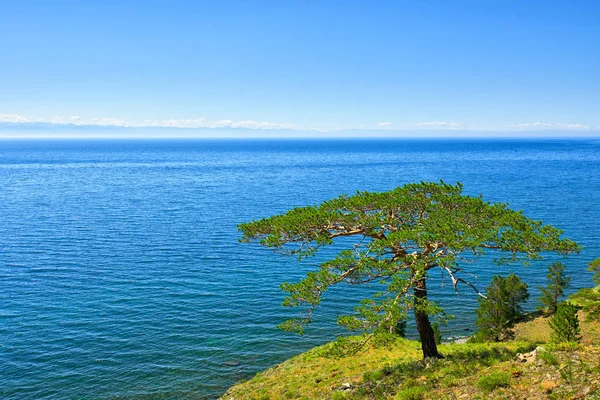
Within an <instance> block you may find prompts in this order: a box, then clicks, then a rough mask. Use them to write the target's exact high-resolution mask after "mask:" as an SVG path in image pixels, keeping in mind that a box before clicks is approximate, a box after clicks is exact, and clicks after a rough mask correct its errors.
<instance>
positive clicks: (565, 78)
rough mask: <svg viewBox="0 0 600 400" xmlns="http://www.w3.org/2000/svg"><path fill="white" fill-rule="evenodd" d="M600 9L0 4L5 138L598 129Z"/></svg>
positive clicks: (595, 4)
mask: <svg viewBox="0 0 600 400" xmlns="http://www.w3.org/2000/svg"><path fill="white" fill-rule="evenodd" d="M598 21H600V1H577V0H571V1H551V0H546V1H534V0H532V1H514V2H513V1H508V0H503V1H481V0H479V1H410V2H409V1H406V2H405V1H393V2H384V1H380V2H375V1H365V2H353V1H339V2H329V1H302V2H299V1H298V2H297V1H239V2H238V1H226V0H223V1H211V2H203V1H177V0H171V1H152V0H144V1H133V0H120V1H111V0H106V1H102V2H99V1H98V2H91V1H88V2H86V1H52V0H46V1H27V0H20V1H8V0H0V124H2V123H4V124H2V126H3V127H4V129H6V126H10V127H12V128H18V127H20V126H24V125H27V124H31V123H34V122H37V123H50V124H58V125H64V124H74V125H100V126H107V125H108V126H117V127H138V128H139V127H141V128H144V127H155V126H157V127H166V128H216V127H220V128H231V129H235V128H249V129H274V130H282V129H285V130H292V131H320V132H331V131H341V130H366V131H379V130H382V131H383V130H389V131H394V132H396V131H398V132H403V131H421V130H448V131H473V132H474V131H478V132H479V131H483V132H485V131H502V132H503V131H508V132H516V131H539V130H548V131H561V132H562V131H566V132H571V131H572V132H595V131H600V23H599V22H598Z"/></svg>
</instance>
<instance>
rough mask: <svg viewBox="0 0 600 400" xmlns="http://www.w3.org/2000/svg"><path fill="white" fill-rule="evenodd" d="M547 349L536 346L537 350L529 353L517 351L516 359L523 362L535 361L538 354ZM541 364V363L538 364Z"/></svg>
mask: <svg viewBox="0 0 600 400" xmlns="http://www.w3.org/2000/svg"><path fill="white" fill-rule="evenodd" d="M544 350H545V349H544V348H543V347H541V346H538V347H536V348H535V350H533V351H530V352H529V353H517V356H516V357H515V360H516V361H518V362H522V363H534V362H537V361H538V356H539V355H540V353H541V352H542V351H544ZM538 365H539V364H538Z"/></svg>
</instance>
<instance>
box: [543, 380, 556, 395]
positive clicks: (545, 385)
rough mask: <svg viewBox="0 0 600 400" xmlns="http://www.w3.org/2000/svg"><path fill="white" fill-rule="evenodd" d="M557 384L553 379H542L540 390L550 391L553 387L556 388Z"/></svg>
mask: <svg viewBox="0 0 600 400" xmlns="http://www.w3.org/2000/svg"><path fill="white" fill-rule="evenodd" d="M557 387H558V385H557V384H556V383H554V382H553V381H543V382H542V390H543V391H544V392H546V393H552V391H553V390H554V389H556V388H557Z"/></svg>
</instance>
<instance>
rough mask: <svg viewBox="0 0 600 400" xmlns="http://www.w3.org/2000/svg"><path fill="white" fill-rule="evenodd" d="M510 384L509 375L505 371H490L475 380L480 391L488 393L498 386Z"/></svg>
mask: <svg viewBox="0 0 600 400" xmlns="http://www.w3.org/2000/svg"><path fill="white" fill-rule="evenodd" d="M509 386H510V375H509V374H508V373H506V372H498V371H496V372H492V373H491V374H489V375H484V376H482V377H481V378H479V380H478V381H477V387H478V388H479V389H481V390H482V391H484V392H486V393H489V392H491V391H493V390H495V389H497V388H499V387H509Z"/></svg>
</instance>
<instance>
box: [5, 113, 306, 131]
mask: <svg viewBox="0 0 600 400" xmlns="http://www.w3.org/2000/svg"><path fill="white" fill-rule="evenodd" d="M0 122H8V123H14V124H27V123H49V124H57V125H68V124H71V125H94V126H116V127H124V128H154V127H159V128H248V129H298V128H297V127H296V126H294V125H293V124H285V123H273V122H266V121H253V120H246V121H232V120H229V119H223V120H217V121H209V120H207V119H205V118H196V119H168V120H158V121H152V120H146V121H141V122H139V121H125V120H122V119H118V118H108V117H103V118H89V119H85V118H81V117H79V116H71V117H59V116H56V117H52V118H30V117H24V116H22V115H14V114H0Z"/></svg>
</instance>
